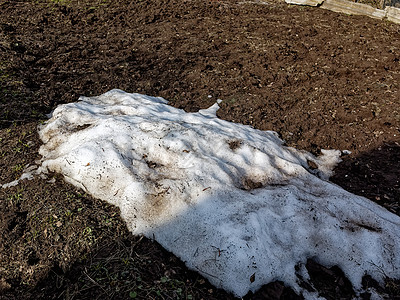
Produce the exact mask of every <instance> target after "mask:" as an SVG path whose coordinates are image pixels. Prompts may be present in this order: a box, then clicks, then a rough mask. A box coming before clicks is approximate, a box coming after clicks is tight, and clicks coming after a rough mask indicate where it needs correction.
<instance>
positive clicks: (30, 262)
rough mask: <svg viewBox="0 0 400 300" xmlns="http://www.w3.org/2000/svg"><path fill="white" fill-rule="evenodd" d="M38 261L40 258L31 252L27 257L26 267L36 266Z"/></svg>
mask: <svg viewBox="0 0 400 300" xmlns="http://www.w3.org/2000/svg"><path fill="white" fill-rule="evenodd" d="M39 261H40V258H39V257H37V255H36V252H35V251H32V252H31V253H30V254H29V256H28V265H30V266H34V265H37V264H38V263H39Z"/></svg>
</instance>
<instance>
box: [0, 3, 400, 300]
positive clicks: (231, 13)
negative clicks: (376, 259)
mask: <svg viewBox="0 0 400 300" xmlns="http://www.w3.org/2000/svg"><path fill="white" fill-rule="evenodd" d="M364 2H365V1H364ZM112 88H119V89H122V90H125V91H127V92H138V93H143V94H147V95H153V96H161V97H164V98H166V99H167V100H169V101H170V104H171V105H173V106H175V107H178V108H182V109H184V110H185V111H188V112H189V111H190V112H193V111H197V110H198V109H201V108H207V107H209V106H211V105H212V104H213V103H215V101H216V99H218V98H220V99H222V100H223V102H222V103H221V105H220V106H221V109H220V110H219V111H218V116H219V117H220V118H222V119H225V120H228V121H232V122H239V123H243V124H249V125H251V126H253V127H255V128H257V129H261V130H274V131H277V132H278V133H279V134H280V135H281V137H282V138H283V139H284V140H285V141H286V143H287V144H288V145H289V146H293V147H296V148H299V149H305V150H308V151H311V152H313V153H316V154H318V153H319V151H320V149H340V150H349V151H351V154H350V155H347V156H345V157H343V162H342V163H341V164H340V165H339V166H338V167H337V168H336V170H335V173H336V174H335V175H334V176H333V178H331V180H332V181H333V182H335V183H336V184H338V185H340V186H342V187H343V188H344V189H346V190H349V191H351V192H353V193H355V194H358V195H362V196H365V197H367V198H369V199H371V200H373V201H375V202H377V203H379V204H380V205H382V206H384V207H386V208H387V209H388V210H389V211H392V212H393V213H396V214H398V215H400V206H399V203H400V183H399V181H400V138H399V137H400V105H399V101H400V25H398V24H393V23H389V22H386V21H379V20H374V19H370V18H368V17H362V16H347V15H343V14H338V13H334V12H330V11H326V10H322V9H318V8H311V7H304V6H291V5H287V4H285V3H284V2H283V1H272V0H271V1H257V0H255V1H239V0H220V1H216V0H214V1H204V0H166V1H155V0H152V1H150V0H129V1H128V0H121V1H108V0H92V1H90V0H71V1H69V0H48V1H44V0H41V1H34V0H25V1H24V0H19V1H16V0H13V1H11V0H3V1H1V2H0V182H1V183H7V182H10V181H13V180H15V179H17V178H18V177H19V176H20V175H21V174H22V171H23V169H24V168H25V166H26V165H27V164H34V163H35V160H38V159H40V156H39V155H38V154H37V150H38V147H39V146H40V140H39V139H38V135H37V126H38V124H40V123H41V122H43V121H45V120H46V119H47V117H46V114H48V113H50V112H51V111H52V109H54V108H55V107H56V106H57V105H58V104H61V103H68V102H72V101H76V100H77V99H78V97H79V96H80V95H85V96H92V95H99V94H101V93H104V92H106V91H108V90H110V89H112ZM0 211H1V218H0V299H129V298H140V299H156V298H157V299H233V298H234V297H233V296H232V295H229V294H227V293H226V292H224V291H222V290H218V289H216V288H214V287H212V286H211V285H210V284H209V283H208V282H207V281H206V280H205V279H204V278H202V277H201V276H200V275H198V274H197V273H194V272H191V271H189V270H187V269H186V268H185V267H184V265H183V263H182V262H180V261H179V260H178V259H177V258H176V257H175V256H173V255H172V254H170V253H168V252H166V251H165V250H163V249H162V248H161V247H160V246H159V245H158V244H157V243H156V242H154V241H151V240H148V239H146V238H144V237H140V236H131V235H130V234H129V232H128V231H127V229H126V226H125V224H124V223H123V221H122V220H121V219H120V217H119V211H118V209H116V208H115V207H112V206H110V205H108V204H106V203H104V202H102V201H99V200H96V199H93V198H91V197H90V196H89V195H87V194H85V193H84V192H82V191H80V190H77V189H76V188H74V187H73V186H71V185H69V184H66V183H65V182H64V181H63V179H62V178H61V177H60V176H59V175H56V174H52V175H51V176H48V178H47V179H41V178H39V177H38V178H35V179H34V180H32V181H23V182H21V183H20V184H19V185H17V186H15V187H12V188H7V189H1V188H0ZM307 268H308V270H309V272H310V275H311V278H312V280H313V285H314V286H307V287H306V288H307V289H309V290H318V291H319V292H320V295H322V296H324V297H326V298H327V299H338V298H343V299H350V298H351V297H352V296H353V295H354V292H353V289H352V287H351V284H350V283H349V282H348V280H347V279H346V278H345V276H344V275H343V273H342V272H341V270H340V269H339V268H338V267H332V268H330V269H328V268H326V267H324V266H321V265H318V264H317V263H316V262H314V261H313V260H309V262H308V263H307ZM363 283H364V286H365V287H370V286H374V287H375V288H376V289H378V290H379V291H380V292H381V293H383V294H385V295H386V296H387V298H388V299H399V298H398V297H399V296H398V295H399V294H400V288H399V282H396V281H395V280H391V279H389V278H388V279H387V282H386V284H385V285H384V286H380V287H379V286H378V284H377V283H376V282H374V280H373V279H372V278H370V277H368V276H366V277H365V278H364V280H363ZM362 297H363V298H364V299H369V297H370V295H369V294H368V293H365V294H363V295H362ZM396 297H397V298H396ZM301 298H302V297H301V295H296V294H295V293H294V291H292V290H291V289H289V288H287V287H285V286H284V285H283V284H282V283H281V282H273V283H270V284H268V285H266V286H265V287H263V288H262V289H261V290H260V291H259V292H257V293H256V294H254V295H253V294H249V295H247V296H246V299H301Z"/></svg>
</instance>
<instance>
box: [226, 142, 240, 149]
mask: <svg viewBox="0 0 400 300" xmlns="http://www.w3.org/2000/svg"><path fill="white" fill-rule="evenodd" d="M228 145H229V148H230V149H231V150H236V149H238V148H240V146H241V145H242V141H240V140H231V141H228Z"/></svg>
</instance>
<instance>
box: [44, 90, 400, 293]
mask: <svg viewBox="0 0 400 300" xmlns="http://www.w3.org/2000/svg"><path fill="white" fill-rule="evenodd" d="M217 109H218V104H215V105H214V106H212V107H211V108H210V109H208V110H200V111H199V112H198V113H186V112H184V111H183V110H180V109H176V108H174V107H171V106H169V105H168V104H167V101H166V100H164V99H162V98H155V97H149V96H145V95H140V94H129V93H125V92H123V91H121V90H112V91H110V92H107V93H105V94H103V95H101V96H98V97H91V98H87V97H81V98H80V101H79V102H76V103H70V104H66V105H61V106H59V107H57V109H56V110H55V111H54V112H53V114H52V117H51V119H50V120H49V121H48V122H47V123H46V124H45V125H44V126H43V127H42V128H41V129H40V132H39V134H40V138H41V139H42V141H43V143H44V144H43V146H42V147H41V148H40V154H41V155H42V156H43V159H42V167H43V168H47V169H48V170H49V171H55V172H59V173H61V174H63V175H64V177H65V179H66V180H67V181H69V182H71V183H72V184H74V185H76V186H78V187H80V188H82V189H84V190H86V191H87V192H89V193H90V194H92V195H93V196H94V197H96V198H99V199H102V200H105V201H107V202H109V203H112V204H114V205H116V206H118V207H119V208H120V210H121V215H122V218H123V219H124V220H125V221H126V223H127V225H128V227H129V229H130V230H131V231H132V233H133V234H144V235H146V236H148V237H150V238H153V237H154V238H155V239H156V240H157V241H158V242H159V243H160V244H161V245H162V246H163V247H165V248H166V249H167V250H169V251H171V252H173V253H174V254H175V255H177V256H178V257H180V258H181V259H182V260H183V261H184V262H185V263H186V265H187V266H188V267H189V268H191V269H193V270H196V271H198V272H200V273H201V274H202V275H203V276H205V277H206V278H208V279H209V281H210V282H211V283H212V284H214V285H215V286H217V287H221V288H223V289H225V290H227V291H230V292H232V293H234V294H235V295H236V296H239V297H240V296H243V295H245V294H247V293H248V292H249V291H255V290H257V289H258V288H260V287H261V286H262V285H264V284H266V283H268V282H271V281H275V280H281V281H283V282H284V283H285V284H286V285H288V286H291V287H292V288H294V290H295V291H296V292H298V293H303V294H304V295H305V296H307V298H309V297H311V296H310V295H313V294H312V293H311V294H310V293H309V292H306V291H304V290H302V288H301V287H300V286H299V284H298V281H299V279H298V275H299V276H300V275H302V276H301V277H304V279H305V280H307V276H305V275H304V274H305V273H306V269H305V268H304V264H305V262H306V260H307V259H308V258H314V259H315V260H317V261H318V262H319V263H321V264H323V265H325V266H328V267H330V266H333V265H338V266H339V267H340V268H341V269H342V270H343V271H344V273H345V274H346V276H347V277H348V278H349V280H350V281H351V283H352V284H353V286H354V288H355V289H356V290H357V291H360V290H361V279H362V276H363V275H364V274H369V275H371V276H372V277H373V278H375V279H377V280H378V281H381V282H382V280H383V276H384V275H386V276H389V277H392V278H400V259H399V257H400V255H399V254H400V247H399V245H400V218H399V217H398V216H396V215H394V214H392V213H390V212H388V211H387V210H385V209H384V208H382V207H380V206H378V205H376V204H375V203H373V202H372V201H369V200H368V199H366V198H363V197H359V196H356V195H353V194H351V193H349V192H346V191H345V190H343V189H342V188H340V187H338V186H336V185H334V184H332V183H330V182H328V181H327V178H328V177H329V176H330V175H331V170H332V168H333V166H334V165H335V164H336V163H337V162H338V161H339V158H338V157H339V154H340V152H339V151H324V152H323V154H324V155H322V156H320V157H315V156H313V155H312V154H310V153H308V152H305V151H299V150H296V149H294V148H290V147H286V146H285V145H284V143H283V141H282V140H280V139H279V138H278V136H277V134H276V133H275V132H272V131H259V130H255V129H253V128H251V127H249V126H245V125H241V124H235V123H231V122H227V121H223V120H221V119H219V118H217V117H216V111H217ZM310 161H311V162H313V164H310V163H309V162H310ZM309 165H313V166H314V167H313V168H311V167H310V166H309ZM315 165H316V166H317V167H318V168H315ZM295 266H298V267H300V268H296V269H297V270H302V272H301V273H302V274H297V272H296V271H295ZM306 275H307V274H306ZM253 279H254V280H253ZM314 296H315V295H314Z"/></svg>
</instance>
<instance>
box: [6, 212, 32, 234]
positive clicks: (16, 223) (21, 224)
mask: <svg viewBox="0 0 400 300" xmlns="http://www.w3.org/2000/svg"><path fill="white" fill-rule="evenodd" d="M27 215H28V212H26V211H22V212H16V213H15V217H14V218H13V219H12V220H11V221H10V222H9V223H8V231H10V232H11V231H13V230H14V229H15V230H16V232H17V234H18V236H20V237H21V236H22V235H23V234H24V232H25V229H26V216H27Z"/></svg>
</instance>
